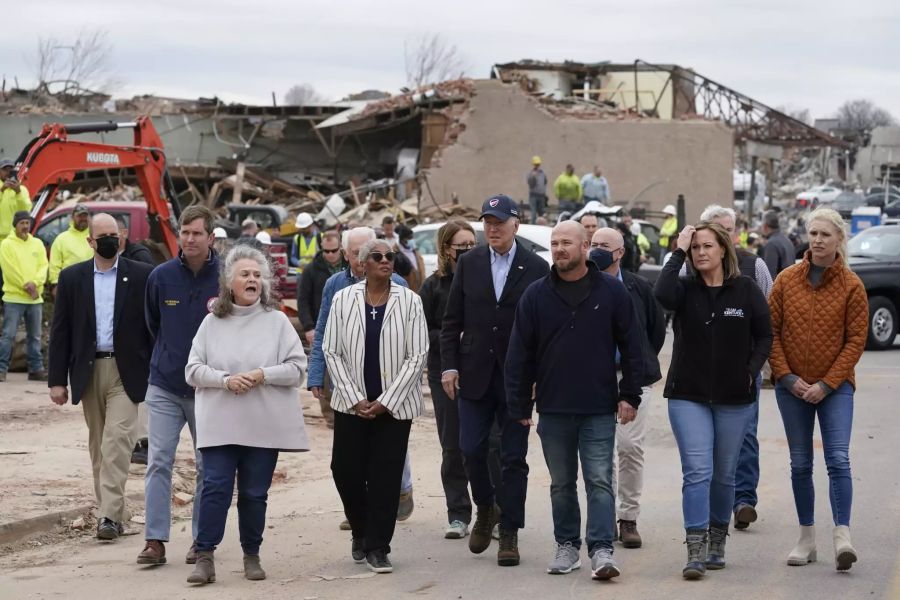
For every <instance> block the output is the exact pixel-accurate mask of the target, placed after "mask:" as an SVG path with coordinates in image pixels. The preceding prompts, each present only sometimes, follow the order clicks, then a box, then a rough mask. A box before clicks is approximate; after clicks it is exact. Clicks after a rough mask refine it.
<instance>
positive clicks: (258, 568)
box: [244, 554, 266, 581]
mask: <svg viewBox="0 0 900 600" xmlns="http://www.w3.org/2000/svg"><path fill="white" fill-rule="evenodd" d="M265 578H266V572H265V571H263V568H262V565H260V564H259V555H258V554H245V555H244V579H249V580H250V581H262V580H263V579H265Z"/></svg>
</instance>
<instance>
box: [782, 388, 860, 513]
mask: <svg viewBox="0 0 900 600" xmlns="http://www.w3.org/2000/svg"><path fill="white" fill-rule="evenodd" d="M775 398H776V399H777V400H778V410H780V411H781V420H782V421H784V433H785V435H786V436H787V441H788V449H789V450H790V453H791V486H792V487H793V488H794V504H795V505H796V507H797V517H798V518H799V519H800V524H801V525H812V524H814V523H815V504H816V491H815V487H814V486H813V478H812V474H813V429H815V426H816V415H818V417H819V430H820V431H821V433H822V447H823V449H824V451H825V467H826V468H827V469H828V484H829V486H828V496H829V498H830V500H831V516H832V518H833V519H834V524H835V525H847V526H849V525H850V508H851V505H852V504H853V479H852V478H851V476H850V431H851V429H852V427H853V387H852V386H851V385H850V384H849V383H842V384H841V386H840V387H839V388H838V389H836V390H834V391H833V392H831V393H830V394H828V395H827V396H825V398H824V399H823V400H822V401H821V402H819V403H818V404H810V403H809V402H806V401H805V400H803V399H801V398H797V397H796V396H794V395H793V394H792V393H791V392H789V391H788V390H787V389H786V388H785V387H784V386H782V385H781V384H778V385H776V386H775Z"/></svg>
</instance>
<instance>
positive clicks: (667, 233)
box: [659, 204, 678, 254]
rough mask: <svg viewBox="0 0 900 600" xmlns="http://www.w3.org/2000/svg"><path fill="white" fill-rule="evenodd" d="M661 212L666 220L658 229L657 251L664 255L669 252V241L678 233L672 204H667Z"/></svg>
mask: <svg viewBox="0 0 900 600" xmlns="http://www.w3.org/2000/svg"><path fill="white" fill-rule="evenodd" d="M662 211H663V214H664V215H666V219H665V221H663V224H662V227H660V228H659V249H660V252H662V253H663V254H665V253H666V252H668V251H669V250H671V248H669V241H670V240H671V239H672V238H673V237H675V235H676V234H677V233H678V211H676V210H675V206H674V205H673V204H667V205H666V206H665V208H663V209H662Z"/></svg>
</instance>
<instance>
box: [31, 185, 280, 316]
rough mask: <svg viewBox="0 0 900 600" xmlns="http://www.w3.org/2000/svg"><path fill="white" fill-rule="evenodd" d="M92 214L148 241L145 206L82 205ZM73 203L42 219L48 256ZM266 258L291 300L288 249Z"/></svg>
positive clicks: (274, 248)
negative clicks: (119, 220)
mask: <svg viewBox="0 0 900 600" xmlns="http://www.w3.org/2000/svg"><path fill="white" fill-rule="evenodd" d="M82 204H84V205H85V206H87V207H88V209H89V210H90V211H91V213H97V212H105V213H108V214H110V215H112V216H113V217H116V218H118V217H121V218H122V219H124V220H125V224H126V225H127V226H128V239H129V241H131V242H132V243H140V242H144V241H145V240H147V239H149V238H150V224H149V223H148V222H147V204H146V203H145V202H142V201H133V202H131V201H109V202H83V203H82ZM74 208H75V202H72V201H66V202H63V203H61V204H59V205H58V206H57V207H56V208H54V209H53V210H52V211H50V212H48V213H46V214H45V215H44V218H43V219H41V223H40V225H38V228H37V230H36V231H35V234H34V235H35V237H37V238H38V239H40V240H41V241H43V242H44V245H45V246H46V247H47V252H50V246H51V245H52V244H53V240H55V239H56V236H58V235H59V234H60V233H62V232H63V231H65V230H67V229H68V228H69V223H70V222H71V219H72V210H73V209H74ZM147 246H148V247H149V248H150V252H151V254H153V256H154V257H155V258H156V259H157V260H158V261H160V262H162V260H163V256H162V255H161V254H160V253H159V252H156V251H154V248H153V247H152V244H147ZM268 251H269V256H271V258H272V262H273V263H274V265H275V279H276V281H277V282H278V283H277V285H276V289H277V290H278V292H279V293H280V294H281V297H282V298H286V299H287V298H294V297H296V295H297V286H296V283H295V281H288V278H287V275H288V255H287V253H288V247H287V245H286V244H283V243H275V244H271V245H270V246H269V247H268Z"/></svg>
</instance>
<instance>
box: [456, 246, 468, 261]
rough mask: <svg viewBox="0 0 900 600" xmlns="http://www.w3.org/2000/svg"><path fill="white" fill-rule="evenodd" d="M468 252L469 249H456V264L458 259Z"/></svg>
mask: <svg viewBox="0 0 900 600" xmlns="http://www.w3.org/2000/svg"><path fill="white" fill-rule="evenodd" d="M469 250H471V248H456V262H459V258H460V257H461V256H462V255H463V254H465V253H466V252H468V251H469Z"/></svg>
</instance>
